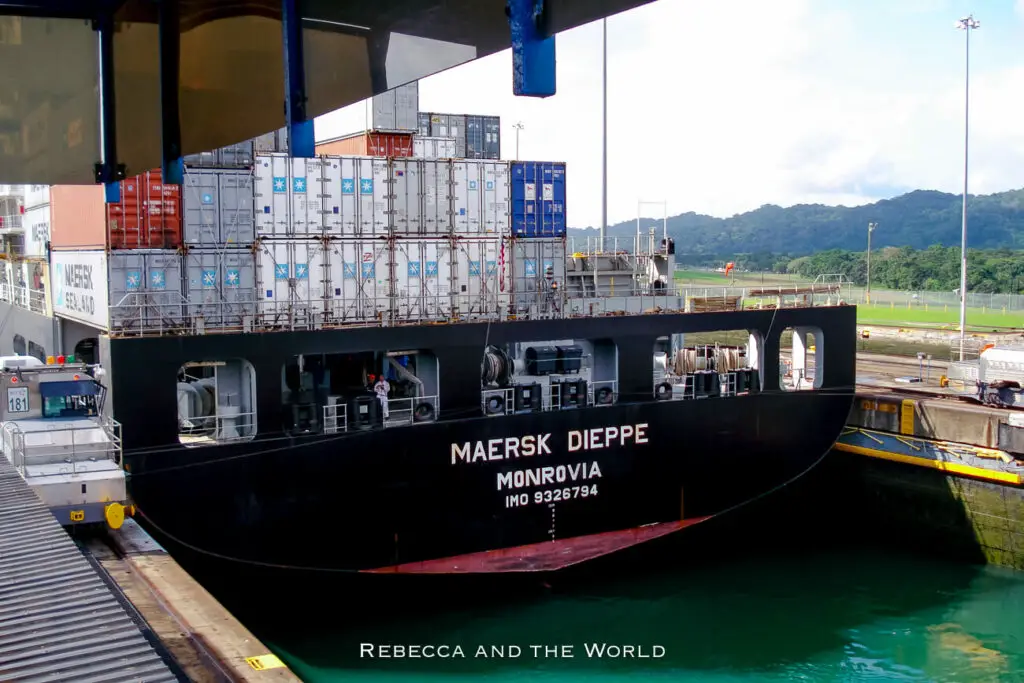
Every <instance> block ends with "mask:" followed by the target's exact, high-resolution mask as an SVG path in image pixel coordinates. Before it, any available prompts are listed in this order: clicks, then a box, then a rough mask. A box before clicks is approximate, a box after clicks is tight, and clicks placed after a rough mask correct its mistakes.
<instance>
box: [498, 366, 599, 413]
mask: <svg viewBox="0 0 1024 683" xmlns="http://www.w3.org/2000/svg"><path fill="white" fill-rule="evenodd" d="M555 377H559V378H561V377H578V376H577V375H556V376H555ZM560 385H561V382H558V381H555V382H550V383H548V384H546V385H545V386H544V387H543V392H544V393H543V394H542V396H541V408H540V409H541V411H542V412H548V411H557V410H563V409H564V408H563V406H562V405H561V394H560V393H559V392H558V391H556V387H558V386H560ZM605 387H607V388H609V389H611V390H612V402H611V403H610V404H599V403H597V398H596V397H597V393H598V392H599V391H600V390H601V389H602V388H605ZM491 397H497V398H499V399H500V400H501V405H502V407H503V409H502V411H501V412H498V413H489V412H488V411H487V404H488V403H489V402H490V399H491ZM618 401H619V381H618V380H615V379H611V380H601V381H598V382H589V381H588V382H587V393H586V396H585V400H584V405H583V406H582V407H586V408H590V407H598V406H601V405H615V404H616V403H618ZM480 411H481V412H482V413H483V414H484V415H486V416H488V417H494V416H497V415H512V414H514V413H515V412H516V410H515V387H502V388H500V389H482V390H481V391H480Z"/></svg>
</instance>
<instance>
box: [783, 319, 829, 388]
mask: <svg viewBox="0 0 1024 683" xmlns="http://www.w3.org/2000/svg"><path fill="white" fill-rule="evenodd" d="M823 342H824V335H823V334H822V332H821V329H820V328H818V327H795V328H794V327H787V328H786V329H784V330H783V331H782V332H781V333H780V334H779V388H780V389H783V390H785V391H808V390H814V389H820V388H821V383H822V379H823V374H824V368H823V367H822V361H821V359H822V358H824V355H823V353H822V351H823V349H824V347H823V346H822V343H823Z"/></svg>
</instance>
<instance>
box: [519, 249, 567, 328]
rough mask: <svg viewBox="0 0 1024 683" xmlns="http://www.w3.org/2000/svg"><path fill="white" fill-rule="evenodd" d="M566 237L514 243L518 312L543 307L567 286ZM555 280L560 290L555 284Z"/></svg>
mask: <svg viewBox="0 0 1024 683" xmlns="http://www.w3.org/2000/svg"><path fill="white" fill-rule="evenodd" d="M565 255H566V247H565V240H564V239H562V238H530V239H518V240H515V241H514V242H513V243H512V254H511V264H512V289H513V292H514V295H513V298H514V301H515V307H516V310H517V311H527V310H529V309H530V308H531V307H532V306H535V305H539V306H543V305H544V304H545V303H546V302H549V301H550V298H551V296H552V295H553V294H554V295H558V294H560V293H561V291H562V289H563V288H564V287H565ZM552 283H556V284H557V287H558V289H557V290H555V289H554V288H553V287H552Z"/></svg>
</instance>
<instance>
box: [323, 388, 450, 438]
mask: <svg viewBox="0 0 1024 683" xmlns="http://www.w3.org/2000/svg"><path fill="white" fill-rule="evenodd" d="M374 400H376V401H378V403H377V405H378V409H379V410H381V411H382V412H381V421H380V424H379V425H375V426H379V427H381V428H383V429H388V428H390V427H404V426H408V425H414V424H425V423H428V422H433V421H435V420H436V419H437V414H438V411H439V410H440V406H441V397H440V396H436V395H434V396H406V397H400V398H389V399H388V400H387V414H386V415H385V414H384V413H383V408H384V406H383V405H381V403H380V401H379V399H377V398H374ZM348 428H349V421H348V406H346V405H345V404H344V403H334V404H327V405H325V406H324V407H323V431H324V434H337V433H339V432H341V433H344V432H347V431H348Z"/></svg>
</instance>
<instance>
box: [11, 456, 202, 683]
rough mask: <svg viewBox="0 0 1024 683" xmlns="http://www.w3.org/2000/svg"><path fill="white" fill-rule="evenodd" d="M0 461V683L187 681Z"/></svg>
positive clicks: (13, 471) (42, 506)
mask: <svg viewBox="0 0 1024 683" xmlns="http://www.w3.org/2000/svg"><path fill="white" fill-rule="evenodd" d="M100 571H101V570H100V569H98V568H97V567H95V566H94V565H93V564H91V563H90V562H89V560H88V559H87V558H86V556H85V555H84V554H83V553H82V551H81V550H80V549H79V548H78V546H77V545H76V544H75V542H74V541H73V540H72V539H71V537H70V536H69V535H68V533H67V532H66V531H65V530H64V528H63V527H62V526H61V525H60V523H59V522H58V521H57V520H56V518H54V516H53V515H52V514H51V513H50V511H49V509H48V508H47V507H46V505H45V504H44V503H43V502H42V500H40V499H39V497H38V496H37V495H36V494H35V492H34V491H33V490H32V489H31V488H29V486H28V484H27V483H26V482H25V480H24V479H23V478H22V477H21V475H20V474H19V473H18V471H17V470H16V469H15V468H14V467H13V466H12V465H11V464H10V463H9V462H8V461H7V460H6V458H4V457H2V456H0V681H4V682H5V683H7V682H11V683H13V682H14V681H104V682H111V683H117V682H120V681H125V682H126V683H127V682H128V681H132V682H137V681H146V683H162V682H164V681H167V682H171V681H187V680H188V679H187V678H185V677H184V676H183V675H182V674H180V670H179V669H178V668H177V666H176V665H174V664H173V661H172V660H171V659H170V658H169V657H168V656H167V655H166V654H162V653H161V652H160V651H158V649H157V648H156V647H154V645H153V642H155V637H154V636H152V634H151V633H149V631H148V627H147V626H146V625H145V622H143V621H141V620H139V621H136V620H135V619H134V618H133V617H132V616H130V614H129V612H128V610H127V609H126V608H125V607H124V606H123V604H122V602H121V599H120V596H119V595H118V594H117V593H116V592H115V591H116V589H115V588H114V587H113V586H112V585H111V584H108V583H107V582H106V581H105V580H104V578H103V576H102V575H101V574H100Z"/></svg>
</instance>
